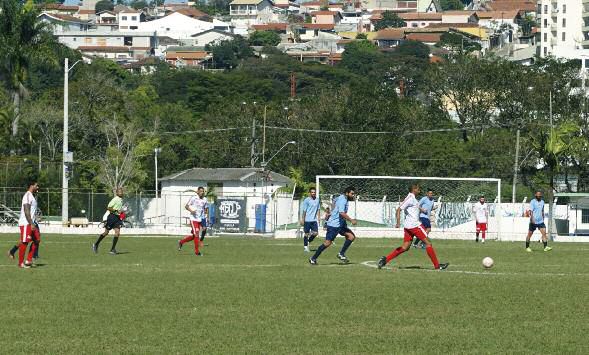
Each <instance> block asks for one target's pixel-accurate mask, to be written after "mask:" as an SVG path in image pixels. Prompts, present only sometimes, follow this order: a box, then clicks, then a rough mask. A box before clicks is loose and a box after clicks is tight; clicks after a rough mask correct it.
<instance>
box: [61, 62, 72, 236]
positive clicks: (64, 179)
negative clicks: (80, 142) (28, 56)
mask: <svg viewBox="0 0 589 355" xmlns="http://www.w3.org/2000/svg"><path fill="white" fill-rule="evenodd" d="M69 71H70V67H69V58H65V66H64V67H63V158H62V159H63V163H62V171H61V175H62V176H61V222H62V225H63V226H64V227H67V226H68V219H69V218H68V217H69V216H68V208H69V206H68V199H69V191H68V190H69V186H68V167H67V160H68V159H67V158H68V157H67V155H68V151H69V148H68V124H69V112H68V100H69V97H68V90H69V85H68V80H69Z"/></svg>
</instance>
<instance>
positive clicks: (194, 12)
mask: <svg viewBox="0 0 589 355" xmlns="http://www.w3.org/2000/svg"><path fill="white" fill-rule="evenodd" d="M174 12H177V13H179V14H182V15H184V16H188V17H192V18H202V17H209V15H208V14H206V13H204V12H202V11H200V10H198V9H195V8H194V7H185V8H181V9H178V10H176V11H173V12H171V14H173V13H174Z"/></svg>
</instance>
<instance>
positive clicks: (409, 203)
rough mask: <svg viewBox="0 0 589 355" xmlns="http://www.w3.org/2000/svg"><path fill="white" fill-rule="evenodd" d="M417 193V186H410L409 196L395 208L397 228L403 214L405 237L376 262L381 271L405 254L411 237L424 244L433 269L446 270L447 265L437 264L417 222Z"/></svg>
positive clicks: (431, 247) (427, 240) (430, 245)
mask: <svg viewBox="0 0 589 355" xmlns="http://www.w3.org/2000/svg"><path fill="white" fill-rule="evenodd" d="M419 191H420V190H419V185H417V184H413V185H411V187H410V188H409V194H408V195H407V197H405V200H404V201H403V203H402V204H401V206H399V207H398V208H397V215H396V217H397V228H399V227H400V226H401V210H403V211H404V212H405V221H404V222H403V227H404V234H405V235H404V238H403V244H402V245H401V246H400V247H398V248H397V249H395V250H393V251H392V252H391V253H390V254H389V255H387V256H383V257H381V258H380V260H378V268H379V269H382V268H383V267H384V266H385V265H386V264H388V263H389V262H391V260H393V259H394V258H396V257H397V256H399V255H401V254H403V253H404V252H406V251H407V250H408V249H409V248H410V247H411V241H412V240H413V237H417V238H418V239H419V240H421V241H422V242H423V243H424V244H425V251H426V252H427V255H428V256H429V258H430V259H431V261H432V264H433V265H434V269H436V270H444V269H446V268H448V265H449V263H443V264H440V263H439V262H438V257H437V256H436V252H435V250H434V247H433V246H432V243H431V241H430V240H429V238H428V237H427V233H426V232H425V228H423V226H422V225H421V222H420V221H419V212H420V210H419V202H418V201H417V199H416V198H415V196H416V195H417V194H419Z"/></svg>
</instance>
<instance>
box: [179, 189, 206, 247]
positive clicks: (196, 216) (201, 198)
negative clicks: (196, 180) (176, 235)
mask: <svg viewBox="0 0 589 355" xmlns="http://www.w3.org/2000/svg"><path fill="white" fill-rule="evenodd" d="M184 208H186V210H187V211H188V212H190V226H191V227H192V233H191V234H190V235H188V236H186V238H184V239H182V240H179V241H178V250H179V251H180V250H182V246H183V245H184V243H186V242H189V241H191V240H193V241H194V255H196V256H201V255H202V253H201V252H200V249H199V248H200V238H199V233H200V230H201V229H202V227H203V226H206V223H207V219H208V217H209V203H208V202H207V199H206V197H205V189H204V187H199V188H198V189H196V196H192V197H191V198H190V200H188V202H187V203H186V206H184Z"/></svg>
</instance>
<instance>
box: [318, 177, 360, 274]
mask: <svg viewBox="0 0 589 355" xmlns="http://www.w3.org/2000/svg"><path fill="white" fill-rule="evenodd" d="M355 196H356V189H355V188H354V187H351V186H350V187H348V188H346V190H345V191H344V193H343V194H342V195H340V196H338V198H337V199H336V200H335V203H334V206H333V209H332V210H331V215H330V216H329V219H328V220H327V234H326V235H325V241H324V242H323V244H321V245H320V246H319V248H317V251H316V252H315V254H314V255H313V256H312V257H311V258H310V259H309V264H311V265H317V258H318V257H319V255H321V253H322V252H323V251H324V250H325V249H327V248H329V247H330V246H331V244H333V241H334V240H335V238H336V237H337V236H338V235H342V236H344V237H346V241H345V242H344V245H343V246H342V249H341V250H340V252H339V253H338V254H337V258H338V259H339V260H340V261H341V262H343V263H348V262H349V260H348V258H347V257H346V251H347V250H348V248H349V247H350V245H352V242H354V240H355V239H356V236H355V235H354V232H352V231H351V230H350V229H349V228H348V225H347V222H350V223H352V225H356V220H355V219H353V218H352V217H350V216H349V215H348V202H349V201H353V200H354V198H355Z"/></svg>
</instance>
